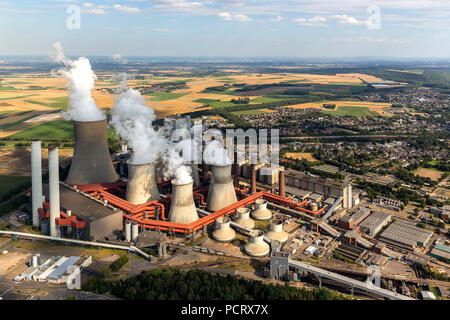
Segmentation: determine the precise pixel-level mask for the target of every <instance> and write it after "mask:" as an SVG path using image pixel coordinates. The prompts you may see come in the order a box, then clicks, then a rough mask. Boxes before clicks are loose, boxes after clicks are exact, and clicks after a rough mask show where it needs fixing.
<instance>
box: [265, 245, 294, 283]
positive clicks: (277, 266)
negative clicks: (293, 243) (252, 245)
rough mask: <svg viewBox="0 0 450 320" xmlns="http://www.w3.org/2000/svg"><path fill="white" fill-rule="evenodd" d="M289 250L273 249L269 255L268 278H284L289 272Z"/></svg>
mask: <svg viewBox="0 0 450 320" xmlns="http://www.w3.org/2000/svg"><path fill="white" fill-rule="evenodd" d="M289 257H290V255H289V252H280V251H273V252H272V254H271V255H270V278H271V279H278V280H286V277H287V274H288V272H289Z"/></svg>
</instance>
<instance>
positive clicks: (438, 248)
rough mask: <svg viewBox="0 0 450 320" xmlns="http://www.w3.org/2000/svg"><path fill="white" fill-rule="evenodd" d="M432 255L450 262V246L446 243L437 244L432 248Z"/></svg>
mask: <svg viewBox="0 0 450 320" xmlns="http://www.w3.org/2000/svg"><path fill="white" fill-rule="evenodd" d="M430 255H431V256H432V257H433V258H436V259H439V260H442V261H444V262H446V263H450V247H449V246H446V245H444V244H437V245H435V246H434V248H433V250H431V252H430Z"/></svg>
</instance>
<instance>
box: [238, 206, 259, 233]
mask: <svg viewBox="0 0 450 320" xmlns="http://www.w3.org/2000/svg"><path fill="white" fill-rule="evenodd" d="M236 212H237V214H238V219H237V220H236V221H235V222H236V223H237V224H238V225H240V226H243V227H245V228H248V229H253V228H254V227H255V221H253V220H252V219H250V209H249V208H238V209H236Z"/></svg>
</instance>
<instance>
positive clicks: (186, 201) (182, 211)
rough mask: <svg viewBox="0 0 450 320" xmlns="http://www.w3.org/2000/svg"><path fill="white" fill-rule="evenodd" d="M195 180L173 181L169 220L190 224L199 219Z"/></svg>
mask: <svg viewBox="0 0 450 320" xmlns="http://www.w3.org/2000/svg"><path fill="white" fill-rule="evenodd" d="M193 184H194V183H193V182H190V183H187V184H175V183H174V182H173V181H172V197H173V198H172V203H171V204H170V211H169V221H171V222H176V223H184V224H189V223H191V222H194V221H196V220H198V213H197V209H196V208H195V203H194V187H193Z"/></svg>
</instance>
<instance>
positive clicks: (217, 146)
mask: <svg viewBox="0 0 450 320" xmlns="http://www.w3.org/2000/svg"><path fill="white" fill-rule="evenodd" d="M203 159H204V160H205V162H206V163H207V164H210V165H214V166H226V165H230V164H231V159H230V157H229V156H228V152H227V149H225V148H224V147H223V146H222V144H221V143H220V142H219V141H217V140H212V141H210V142H209V143H207V144H206V147H205V152H203Z"/></svg>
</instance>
